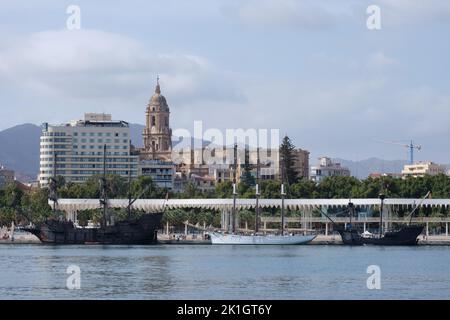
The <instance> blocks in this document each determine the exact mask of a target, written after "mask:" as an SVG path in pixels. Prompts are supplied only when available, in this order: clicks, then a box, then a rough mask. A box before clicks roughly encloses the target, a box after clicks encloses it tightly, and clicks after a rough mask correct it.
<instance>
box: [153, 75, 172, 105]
mask: <svg viewBox="0 0 450 320" xmlns="http://www.w3.org/2000/svg"><path fill="white" fill-rule="evenodd" d="M150 106H152V107H159V108H160V110H164V109H167V110H169V106H168V105H167V101H166V98H165V97H164V96H163V95H162V94H161V87H160V86H159V81H158V82H157V84H156V88H155V94H154V95H153V96H152V97H151V98H150Z"/></svg>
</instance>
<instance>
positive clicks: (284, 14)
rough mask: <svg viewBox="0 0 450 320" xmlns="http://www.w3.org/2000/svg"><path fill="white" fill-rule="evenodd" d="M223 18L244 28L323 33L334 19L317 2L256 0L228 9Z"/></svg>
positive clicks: (228, 7)
mask: <svg viewBox="0 0 450 320" xmlns="http://www.w3.org/2000/svg"><path fill="white" fill-rule="evenodd" d="M222 11H223V12H224V14H225V15H226V16H227V17H229V18H231V19H233V20H235V21H238V22H240V23H242V24H243V25H249V26H258V27H269V28H270V27H274V26H276V27H278V26H281V27H296V28H302V29H323V28H327V27H329V26H330V25H332V24H333V23H334V20H335V17H334V16H333V15H332V14H330V13H329V12H328V11H327V10H326V9H324V8H323V7H321V6H319V5H317V2H314V1H294V0H257V1H256V0H253V1H246V2H242V3H241V4H240V5H237V6H231V5H228V6H225V7H223V8H222Z"/></svg>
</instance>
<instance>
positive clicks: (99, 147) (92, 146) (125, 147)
mask: <svg viewBox="0 0 450 320" xmlns="http://www.w3.org/2000/svg"><path fill="white" fill-rule="evenodd" d="M88 147H89V148H88ZM103 147H104V146H94V145H90V146H87V145H84V144H83V145H81V147H80V149H91V150H93V149H101V150H103ZM73 148H74V149H78V146H77V145H74V146H73ZM106 149H115V150H119V149H122V150H127V149H128V146H114V147H113V146H106Z"/></svg>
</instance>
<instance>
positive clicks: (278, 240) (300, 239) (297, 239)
mask: <svg viewBox="0 0 450 320" xmlns="http://www.w3.org/2000/svg"><path fill="white" fill-rule="evenodd" d="M209 235H210V237H211V243H212V244H257V245H270V244H276V245H280V244H285V245H291V244H305V243H308V242H310V241H312V240H313V239H314V238H315V237H316V236H315V235H307V236H302V235H292V236H291V235H284V236H282V235H249V236H246V235H238V234H222V233H218V232H212V233H209Z"/></svg>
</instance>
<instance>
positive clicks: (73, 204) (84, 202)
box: [49, 198, 450, 213]
mask: <svg viewBox="0 0 450 320" xmlns="http://www.w3.org/2000/svg"><path fill="white" fill-rule="evenodd" d="M350 201H351V202H352V203H353V204H354V206H355V207H359V208H373V207H377V206H379V205H380V199H378V198H370V199H286V200H285V206H286V208H287V209H289V210H300V211H302V210H306V211H309V210H313V209H314V208H317V207H325V208H328V207H332V208H333V207H334V208H339V207H342V208H344V207H346V206H347V205H348V203H349V202H350ZM49 204H51V205H53V202H52V201H49ZM384 204H385V205H386V206H393V207H394V208H395V207H398V208H400V207H403V208H410V207H414V206H416V205H420V206H421V207H444V208H447V207H448V206H450V199H425V200H423V199H401V198H398V199H397V198H390V199H385V200H384ZM255 205H256V199H237V200H236V209H237V210H242V209H252V208H255ZM108 206H109V207H110V208H126V207H127V206H128V199H110V200H108ZM259 206H260V207H261V208H279V207H281V199H259ZM100 207H101V205H100V202H99V200H98V199H59V200H58V205H57V208H58V209H59V210H61V211H65V212H67V213H69V212H74V211H83V210H88V209H97V208H100ZM132 207H133V209H135V210H145V211H147V212H154V211H160V210H162V209H163V208H164V207H166V209H176V208H202V209H209V210H231V208H232V207H233V199H170V200H165V199H139V200H136V201H135V202H134V203H133V206H132Z"/></svg>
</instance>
